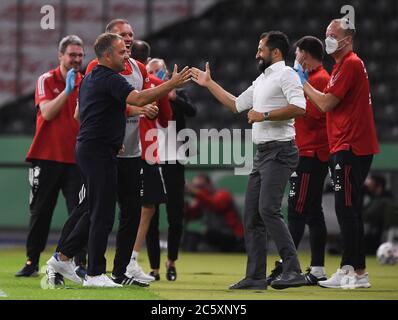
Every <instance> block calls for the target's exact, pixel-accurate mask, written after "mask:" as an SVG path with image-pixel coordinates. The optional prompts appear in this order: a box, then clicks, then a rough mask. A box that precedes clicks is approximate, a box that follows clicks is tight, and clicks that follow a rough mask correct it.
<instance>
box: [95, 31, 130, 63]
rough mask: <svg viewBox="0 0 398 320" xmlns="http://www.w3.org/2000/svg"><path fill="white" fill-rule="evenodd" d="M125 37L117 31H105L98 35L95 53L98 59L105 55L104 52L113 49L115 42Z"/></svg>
mask: <svg viewBox="0 0 398 320" xmlns="http://www.w3.org/2000/svg"><path fill="white" fill-rule="evenodd" d="M116 40H122V41H123V38H122V37H121V36H119V35H118V34H116V33H103V34H101V35H99V36H98V38H97V39H96V40H95V43H94V51H95V55H96V56H97V58H98V59H100V58H102V57H103V56H104V53H106V52H110V51H112V46H113V42H114V41H116Z"/></svg>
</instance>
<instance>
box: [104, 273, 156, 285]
mask: <svg viewBox="0 0 398 320" xmlns="http://www.w3.org/2000/svg"><path fill="white" fill-rule="evenodd" d="M111 279H112V281H113V282H115V283H118V284H121V285H123V286H138V287H149V283H146V282H141V281H138V280H136V279H134V278H129V277H127V276H126V275H122V276H121V277H115V276H114V275H112V276H111Z"/></svg>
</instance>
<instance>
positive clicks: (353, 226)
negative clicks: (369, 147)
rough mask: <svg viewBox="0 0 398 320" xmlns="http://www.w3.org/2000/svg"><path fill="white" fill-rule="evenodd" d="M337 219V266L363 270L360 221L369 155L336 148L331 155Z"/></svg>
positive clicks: (362, 241) (369, 162) (362, 242)
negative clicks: (339, 244) (339, 249)
mask: <svg viewBox="0 0 398 320" xmlns="http://www.w3.org/2000/svg"><path fill="white" fill-rule="evenodd" d="M330 160H331V161H330V162H331V172H332V178H333V184H334V191H335V192H334V194H335V208H336V215H337V221H338V223H339V225H340V229H341V234H342V237H343V256H342V260H341V266H344V265H350V266H353V267H354V269H356V270H357V269H365V268H366V263H365V239H364V224H363V220H362V199H363V183H364V181H365V179H366V176H367V175H368V173H369V169H370V166H371V164H372V160H373V155H367V156H356V155H354V154H353V153H352V151H350V150H347V151H339V152H337V153H335V154H333V155H332V156H331V159H330Z"/></svg>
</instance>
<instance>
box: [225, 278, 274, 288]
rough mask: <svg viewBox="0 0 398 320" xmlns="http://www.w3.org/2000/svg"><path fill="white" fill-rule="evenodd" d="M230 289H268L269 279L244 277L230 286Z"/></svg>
mask: <svg viewBox="0 0 398 320" xmlns="http://www.w3.org/2000/svg"><path fill="white" fill-rule="evenodd" d="M229 289H230V290H238V289H241V290H267V280H265V279H251V278H244V279H242V280H240V281H239V282H238V283H235V284H233V285H232V286H230V287H229Z"/></svg>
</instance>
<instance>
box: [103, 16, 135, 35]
mask: <svg viewBox="0 0 398 320" xmlns="http://www.w3.org/2000/svg"><path fill="white" fill-rule="evenodd" d="M118 24H128V25H130V23H129V22H128V21H127V20H126V19H113V20H111V21H110V22H109V23H108V24H107V25H106V27H105V32H112V30H113V28H114V27H115V26H116V25H118Z"/></svg>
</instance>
